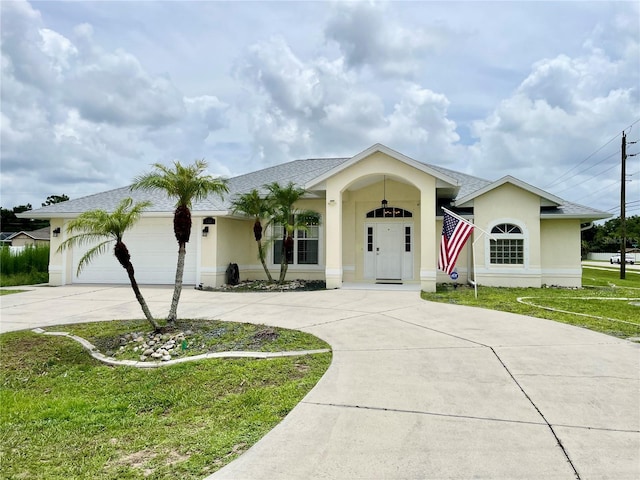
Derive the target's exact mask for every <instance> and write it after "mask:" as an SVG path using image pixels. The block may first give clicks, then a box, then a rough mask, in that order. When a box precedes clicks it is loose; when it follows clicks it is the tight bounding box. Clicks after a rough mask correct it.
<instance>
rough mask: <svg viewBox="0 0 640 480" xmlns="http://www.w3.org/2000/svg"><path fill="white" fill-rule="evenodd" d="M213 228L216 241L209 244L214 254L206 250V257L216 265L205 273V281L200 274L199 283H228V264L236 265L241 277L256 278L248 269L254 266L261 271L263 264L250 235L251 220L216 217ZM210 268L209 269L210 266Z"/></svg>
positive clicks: (213, 284)
mask: <svg viewBox="0 0 640 480" xmlns="http://www.w3.org/2000/svg"><path fill="white" fill-rule="evenodd" d="M212 226H213V225H212ZM215 227H216V229H215V233H216V235H215V238H216V242H215V245H214V246H212V247H213V248H215V250H214V251H215V255H213V256H212V255H211V252H209V253H208V255H209V258H212V257H213V259H212V260H210V261H211V262H212V264H215V268H213V269H212V271H208V272H207V276H206V281H205V277H204V275H203V277H202V280H201V282H202V283H203V284H204V286H212V287H219V286H221V285H224V284H225V283H227V278H226V277H227V275H226V272H227V268H228V267H229V264H230V263H237V264H238V269H239V270H240V279H241V280H245V279H247V278H255V277H252V276H251V275H250V273H249V272H253V271H256V269H257V268H259V269H260V270H262V266H261V264H260V261H259V260H258V249H257V247H256V241H255V238H254V236H253V221H250V220H237V219H232V218H223V217H218V218H216V225H215ZM210 235H211V234H210ZM207 238H208V237H207ZM203 254H204V250H203ZM209 268H210V269H211V267H210V266H209Z"/></svg>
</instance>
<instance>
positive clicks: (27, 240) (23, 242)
mask: <svg viewBox="0 0 640 480" xmlns="http://www.w3.org/2000/svg"><path fill="white" fill-rule="evenodd" d="M27 245H49V240H39V239H35V240H34V239H33V238H31V237H30V236H29V235H25V234H20V235H16V236H15V237H13V238H12V239H11V246H12V247H25V246H27Z"/></svg>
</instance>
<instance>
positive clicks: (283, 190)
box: [265, 182, 319, 283]
mask: <svg viewBox="0 0 640 480" xmlns="http://www.w3.org/2000/svg"><path fill="white" fill-rule="evenodd" d="M265 188H266V189H267V190H268V191H269V194H268V195H267V200H268V203H269V205H270V208H271V217H272V218H271V223H272V225H273V227H274V228H282V249H281V255H280V276H279V277H278V283H284V280H285V277H286V275H287V271H288V269H289V258H290V257H291V256H292V254H293V247H294V245H293V242H294V240H293V234H294V232H295V231H296V230H303V231H306V230H307V225H310V224H313V223H315V224H317V223H318V221H319V216H318V213H317V212H314V211H312V210H300V209H297V208H295V207H294V204H295V203H296V202H297V201H298V200H300V199H301V198H302V197H303V196H304V194H305V193H306V190H305V189H304V188H300V187H296V186H295V184H294V183H293V182H289V183H288V184H287V185H286V186H285V187H283V186H281V185H280V184H279V183H278V182H273V183H270V184H268V185H265ZM274 233H277V232H274Z"/></svg>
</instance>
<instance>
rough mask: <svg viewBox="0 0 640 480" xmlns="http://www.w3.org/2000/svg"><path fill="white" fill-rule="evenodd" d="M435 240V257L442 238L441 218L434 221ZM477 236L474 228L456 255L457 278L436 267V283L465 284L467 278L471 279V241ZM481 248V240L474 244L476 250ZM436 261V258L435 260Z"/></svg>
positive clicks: (438, 251) (477, 233)
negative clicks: (436, 246) (454, 278)
mask: <svg viewBox="0 0 640 480" xmlns="http://www.w3.org/2000/svg"><path fill="white" fill-rule="evenodd" d="M434 235H435V237H434V238H435V241H436V243H437V245H438V250H437V251H436V252H435V255H436V257H437V256H438V255H439V253H440V242H441V240H442V220H438V221H437V222H436V230H435V232H434ZM478 237H479V232H478V231H477V230H474V231H473V233H472V234H471V236H470V237H469V239H468V240H467V243H465V244H464V247H462V250H461V251H460V255H459V256H458V261H457V262H456V268H455V271H456V272H457V273H458V278H457V279H456V280H453V279H451V277H450V276H449V275H447V274H446V273H445V272H443V271H442V270H439V269H438V276H437V277H436V281H437V282H438V283H458V284H462V285H464V284H466V283H467V282H469V280H473V252H472V249H473V242H474V240H476V239H477V238H478ZM482 248H483V245H482V240H480V242H478V243H477V244H476V250H480V249H482ZM436 262H437V260H436Z"/></svg>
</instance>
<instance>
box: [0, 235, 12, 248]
mask: <svg viewBox="0 0 640 480" xmlns="http://www.w3.org/2000/svg"><path fill="white" fill-rule="evenodd" d="M14 233H15V232H0V245H2V246H9V245H11V240H9V237H10V236H11V235H13V234H14Z"/></svg>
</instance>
